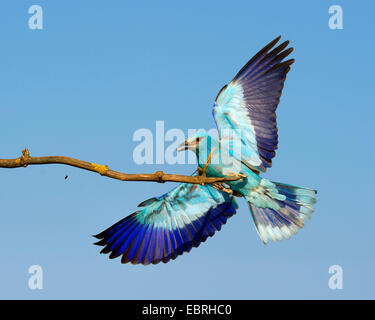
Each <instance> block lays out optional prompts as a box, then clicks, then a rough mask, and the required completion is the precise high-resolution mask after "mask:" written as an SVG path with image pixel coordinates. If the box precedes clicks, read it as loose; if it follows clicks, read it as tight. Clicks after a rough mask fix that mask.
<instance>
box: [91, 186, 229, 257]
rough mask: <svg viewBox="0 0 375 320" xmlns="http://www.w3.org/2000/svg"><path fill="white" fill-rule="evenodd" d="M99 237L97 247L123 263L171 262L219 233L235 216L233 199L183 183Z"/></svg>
mask: <svg viewBox="0 0 375 320" xmlns="http://www.w3.org/2000/svg"><path fill="white" fill-rule="evenodd" d="M142 206H143V207H142V209H140V210H138V211H137V212H135V213H133V214H132V215H130V216H128V217H127V218H125V219H123V220H121V221H119V222H118V223H116V224H115V225H113V226H112V227H110V228H108V229H107V230H105V231H103V232H101V233H100V234H98V235H96V236H95V237H97V238H98V239H101V240H100V241H98V242H97V243H96V244H98V245H104V246H105V247H104V248H103V249H102V251H101V252H102V253H109V252H111V254H110V256H109V257H110V258H116V257H118V256H120V255H122V262H123V263H125V262H132V263H134V264H137V263H142V264H150V263H153V264H156V263H159V262H160V261H163V262H168V261H169V260H170V259H175V258H176V257H177V256H178V255H181V254H183V253H184V252H189V251H190V250H191V248H192V247H198V246H199V245H200V244H201V243H202V242H204V241H205V240H206V239H207V237H210V236H212V235H214V233H215V232H216V231H219V230H220V229H221V227H222V225H223V224H225V223H226V222H227V219H228V218H229V217H231V216H233V215H234V214H235V213H236V203H235V201H234V199H233V197H232V196H231V195H229V194H227V193H225V192H222V191H219V190H216V189H215V188H213V187H212V186H210V185H206V186H201V185H191V184H181V185H179V186H177V187H176V188H174V189H172V190H171V191H170V192H168V193H167V194H166V195H164V196H162V197H160V198H159V199H156V198H153V199H152V201H146V202H143V203H142Z"/></svg>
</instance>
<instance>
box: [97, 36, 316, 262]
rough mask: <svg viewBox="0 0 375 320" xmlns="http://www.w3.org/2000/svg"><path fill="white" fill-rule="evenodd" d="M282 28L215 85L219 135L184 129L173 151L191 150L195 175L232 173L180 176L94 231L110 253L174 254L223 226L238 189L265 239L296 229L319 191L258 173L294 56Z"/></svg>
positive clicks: (268, 152)
mask: <svg viewBox="0 0 375 320" xmlns="http://www.w3.org/2000/svg"><path fill="white" fill-rule="evenodd" d="M280 38H281V36H278V37H277V38H276V39H274V40H273V41H271V42H270V43H268V44H267V45H266V46H265V47H264V48H263V49H261V50H260V51H259V52H258V53H257V54H255V55H254V56H253V57H252V58H251V59H250V60H249V61H248V62H247V63H246V64H245V65H244V66H243V68H242V69H241V70H240V71H239V72H238V73H237V75H236V76H235V77H234V78H233V80H232V81H231V82H230V83H228V84H226V85H225V86H224V87H223V88H222V89H221V90H220V91H219V93H218V95H217V97H216V99H215V102H214V105H213V111H212V112H213V116H214V119H215V121H216V125H217V129H218V138H215V137H213V136H210V135H208V134H207V133H202V132H200V133H197V134H194V135H193V136H191V137H188V139H187V140H186V141H184V143H182V144H181V145H180V146H179V147H178V148H177V151H180V152H182V151H185V150H190V151H192V152H194V153H195V154H196V158H197V163H198V169H197V171H196V172H195V173H193V175H199V174H205V175H206V176H208V177H227V176H234V177H236V178H238V179H237V180H232V181H226V182H223V183H215V184H189V183H181V184H179V185H178V186H176V187H175V188H173V189H172V190H170V191H169V192H167V193H165V194H163V195H161V196H159V197H153V198H151V199H148V200H146V201H143V202H142V203H140V204H139V205H138V207H139V210H137V211H136V212H134V213H133V214H131V215H129V216H127V217H125V218H124V219H122V220H120V221H119V222H117V223H115V224H114V225H112V226H110V227H109V228H107V229H106V230H104V231H103V232H101V233H99V234H97V235H95V236H94V237H96V238H97V239H99V241H97V242H96V243H95V244H96V245H99V246H103V247H104V248H102V250H101V253H105V254H108V253H109V258H111V259H113V258H117V257H119V256H121V263H132V264H143V265H148V264H158V263H160V262H163V263H167V262H169V261H171V260H174V259H176V258H177V257H178V256H180V255H182V254H183V253H185V252H189V251H191V249H192V248H193V247H198V246H199V245H200V244H201V243H203V242H205V241H206V239H207V238H208V237H212V236H213V235H214V234H215V233H216V232H217V231H220V230H221V228H222V226H223V225H224V224H226V222H227V220H228V219H229V218H231V217H232V216H233V215H235V214H236V211H237V209H238V204H237V202H236V198H237V197H243V198H244V199H245V200H246V202H247V203H248V206H249V211H250V214H251V217H252V219H253V221H254V224H255V228H256V231H257V233H258V235H259V237H260V239H261V240H262V242H263V243H264V244H267V243H268V242H270V241H272V242H275V241H282V240H283V239H289V238H290V237H291V236H293V235H295V234H296V233H297V232H298V231H299V229H301V228H303V226H304V224H305V221H306V220H308V219H310V216H311V214H312V213H313V211H314V208H313V205H314V204H315V203H316V194H317V191H316V190H314V189H310V188H305V187H297V186H294V185H290V184H285V183H279V182H273V181H270V180H268V179H265V178H262V177H261V173H264V172H266V170H267V169H268V168H270V167H271V166H272V159H273V158H274V157H275V155H276V150H277V148H278V128H277V123H276V113H275V112H276V109H277V107H278V104H279V102H280V97H281V94H282V90H283V87H284V82H285V79H286V76H287V74H288V72H289V71H290V66H291V65H292V64H293V63H294V59H288V60H286V58H287V57H288V56H289V55H290V54H291V53H292V51H293V48H292V47H288V46H289V41H284V42H282V43H281V44H279V40H280Z"/></svg>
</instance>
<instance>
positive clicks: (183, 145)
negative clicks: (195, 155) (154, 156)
mask: <svg viewBox="0 0 375 320" xmlns="http://www.w3.org/2000/svg"><path fill="white" fill-rule="evenodd" d="M187 149H189V142H188V141H187V140H186V141H184V142H183V143H181V144H180V145H179V146H178V147H177V152H180V151H184V150H187Z"/></svg>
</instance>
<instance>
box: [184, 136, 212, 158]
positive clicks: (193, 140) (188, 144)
mask: <svg viewBox="0 0 375 320" xmlns="http://www.w3.org/2000/svg"><path fill="white" fill-rule="evenodd" d="M210 142H211V136H210V135H209V134H207V133H206V132H199V133H196V134H194V135H192V136H191V137H189V138H188V139H187V140H186V141H185V142H183V143H182V144H180V145H179V146H178V147H177V151H184V150H191V151H193V152H195V153H197V151H198V150H199V149H201V148H202V146H206V148H207V146H208V145H210Z"/></svg>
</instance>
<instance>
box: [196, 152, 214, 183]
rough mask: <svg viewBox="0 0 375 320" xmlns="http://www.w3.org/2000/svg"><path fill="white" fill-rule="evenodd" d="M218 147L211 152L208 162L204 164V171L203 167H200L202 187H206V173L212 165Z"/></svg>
mask: <svg viewBox="0 0 375 320" xmlns="http://www.w3.org/2000/svg"><path fill="white" fill-rule="evenodd" d="M215 149H216V147H213V148H212V150H211V151H210V153H209V155H208V157H207V160H206V163H205V164H204V167H203V169H202V168H201V167H199V166H198V174H199V176H200V179H201V185H202V186H204V184H205V180H206V177H207V176H206V171H207V168H208V165H209V164H210V162H211V159H212V154H213V153H214V151H215Z"/></svg>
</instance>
